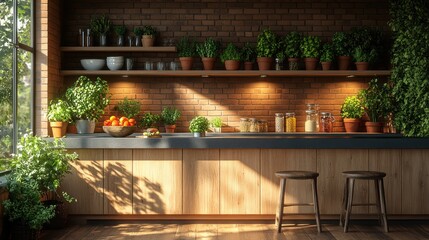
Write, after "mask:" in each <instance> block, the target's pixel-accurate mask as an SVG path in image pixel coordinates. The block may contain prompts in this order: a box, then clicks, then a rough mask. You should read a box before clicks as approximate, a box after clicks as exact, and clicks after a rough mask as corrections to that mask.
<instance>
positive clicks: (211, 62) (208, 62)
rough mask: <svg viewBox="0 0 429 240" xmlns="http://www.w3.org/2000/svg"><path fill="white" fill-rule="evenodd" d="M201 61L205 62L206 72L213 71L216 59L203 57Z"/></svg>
mask: <svg viewBox="0 0 429 240" xmlns="http://www.w3.org/2000/svg"><path fill="white" fill-rule="evenodd" d="M201 61H202V62H203V66H204V70H213V68H214V64H215V61H216V58H208V57H202V58H201Z"/></svg>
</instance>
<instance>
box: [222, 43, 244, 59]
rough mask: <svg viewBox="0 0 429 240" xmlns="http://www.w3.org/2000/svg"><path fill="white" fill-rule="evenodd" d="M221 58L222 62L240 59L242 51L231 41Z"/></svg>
mask: <svg viewBox="0 0 429 240" xmlns="http://www.w3.org/2000/svg"><path fill="white" fill-rule="evenodd" d="M220 60H221V61H222V62H225V61H226V60H234V61H240V60H241V52H240V49H239V48H238V47H237V46H235V45H234V44H233V43H229V44H228V45H227V46H226V48H225V50H223V52H222V53H221V55H220Z"/></svg>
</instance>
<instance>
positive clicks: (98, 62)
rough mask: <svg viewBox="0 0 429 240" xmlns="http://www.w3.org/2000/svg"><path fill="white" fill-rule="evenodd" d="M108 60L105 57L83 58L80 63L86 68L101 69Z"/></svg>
mask: <svg viewBox="0 0 429 240" xmlns="http://www.w3.org/2000/svg"><path fill="white" fill-rule="evenodd" d="M105 63H106V60H104V59H81V60H80V64H82V67H83V68H84V69H85V70H93V71H94V70H100V69H102V68H103V67H104V64H105Z"/></svg>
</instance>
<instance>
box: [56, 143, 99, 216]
mask: <svg viewBox="0 0 429 240" xmlns="http://www.w3.org/2000/svg"><path fill="white" fill-rule="evenodd" d="M70 151H75V152H76V153H77V154H79V160H76V161H74V162H72V163H71V173H70V174H67V175H66V176H65V178H64V180H63V182H62V185H61V186H62V189H64V190H65V191H66V192H68V193H69V194H70V195H71V196H73V197H75V198H76V199H77V202H75V203H71V204H70V205H69V213H70V214H103V195H104V184H103V156H104V154H103V150H95V149H79V150H76V149H72V150H70Z"/></svg>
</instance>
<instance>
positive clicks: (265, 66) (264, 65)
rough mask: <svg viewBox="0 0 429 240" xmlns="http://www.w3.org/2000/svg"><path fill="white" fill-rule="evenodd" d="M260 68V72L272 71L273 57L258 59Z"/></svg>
mask: <svg viewBox="0 0 429 240" xmlns="http://www.w3.org/2000/svg"><path fill="white" fill-rule="evenodd" d="M257 62H258V68H259V70H270V69H271V64H272V63H273V58H271V57H258V59H257Z"/></svg>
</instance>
